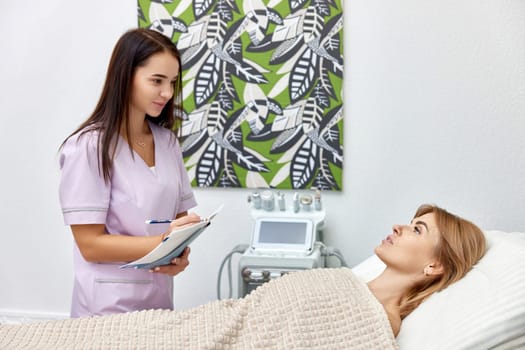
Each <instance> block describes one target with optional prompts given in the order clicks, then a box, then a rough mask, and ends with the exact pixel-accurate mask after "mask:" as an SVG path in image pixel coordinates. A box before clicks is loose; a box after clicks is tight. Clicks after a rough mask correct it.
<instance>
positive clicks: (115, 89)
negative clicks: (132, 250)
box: [61, 28, 183, 181]
mask: <svg viewBox="0 0 525 350" xmlns="http://www.w3.org/2000/svg"><path fill="white" fill-rule="evenodd" d="M160 52H168V53H171V54H172V55H173V57H175V58H176V59H177V61H178V63H179V67H182V64H181V59H180V54H179V51H178V50H177V47H176V46H175V44H174V43H173V42H172V41H171V40H170V39H169V38H168V37H166V36H165V35H163V34H161V33H159V32H157V31H154V30H150V29H144V28H137V29H131V30H128V31H127V32H125V33H124V34H123V35H122V36H121V37H120V39H119V40H118V41H117V43H116V45H115V48H114V49H113V53H112V55H111V59H110V61H109V65H108V70H107V73H106V81H105V83H104V88H103V89H102V93H101V95H100V98H99V100H98V103H97V106H96V107H95V110H94V111H93V113H92V114H91V115H90V117H89V118H88V119H87V120H86V121H85V122H83V123H82V124H81V125H80V126H79V127H78V129H76V130H75V131H74V132H73V133H71V135H69V136H68V137H67V138H66V140H64V142H63V143H62V145H61V147H62V146H63V145H64V144H65V142H66V141H67V139H69V138H70V137H71V136H73V135H75V134H77V133H80V135H82V134H84V133H86V132H88V131H98V132H99V133H98V143H97V144H98V164H99V170H101V171H102V174H103V176H104V180H105V181H109V179H110V178H111V166H112V162H113V158H114V156H115V151H116V147H115V146H116V144H117V142H118V137H117V136H118V134H119V132H120V130H122V126H123V125H124V124H125V125H126V128H125V130H126V133H127V135H126V138H127V140H128V146H129V147H130V149H131V148H132V146H131V143H130V141H129V140H130V137H129V136H130V135H129V102H130V99H131V88H132V85H133V84H132V83H133V76H134V73H135V70H136V69H137V67H141V66H143V65H145V64H146V61H147V60H148V58H150V57H151V56H153V55H154V54H157V53H160ZM181 75H182V74H180V72H179V75H178V77H177V81H176V82H175V86H174V89H173V91H174V92H173V97H172V98H171V99H170V100H169V101H168V103H166V106H164V109H163V110H162V112H161V113H160V115H159V116H158V117H155V118H152V117H150V116H148V115H146V119H147V120H149V121H151V122H153V123H155V124H157V125H159V126H162V127H164V128H167V129H170V130H172V131H174V132H176V131H177V129H178V127H179V126H180V121H181V120H182V115H183V108H182V77H181ZM112 146H113V147H112Z"/></svg>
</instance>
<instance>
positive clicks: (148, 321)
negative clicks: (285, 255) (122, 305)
mask: <svg viewBox="0 0 525 350" xmlns="http://www.w3.org/2000/svg"><path fill="white" fill-rule="evenodd" d="M486 236H487V240H488V247H489V248H488V251H487V254H486V255H485V256H484V257H483V259H482V260H481V261H480V262H479V263H478V264H477V265H476V266H475V267H474V268H473V270H472V271H470V272H469V273H468V274H467V276H466V277H465V278H463V279H462V280H461V281H459V282H457V283H455V284H454V285H452V286H450V287H448V288H447V289H445V290H443V291H442V292H439V293H436V294H434V295H432V296H431V297H430V298H429V299H428V300H427V301H425V302H424V303H423V304H422V305H421V306H420V307H418V308H417V309H416V310H415V311H414V312H412V313H411V314H410V315H409V316H408V317H407V318H406V319H405V320H404V321H403V324H402V326H401V331H400V333H399V335H398V336H397V338H394V335H393V333H392V331H391V328H390V324H389V322H388V319H387V316H386V314H385V312H384V311H383V308H382V306H381V305H380V304H379V303H378V302H377V300H376V299H375V298H374V297H373V295H372V294H371V293H370V291H369V290H368V288H367V287H366V284H365V282H366V281H368V280H370V279H372V278H373V277H375V276H376V275H377V274H378V273H379V272H380V271H381V270H382V268H383V265H382V262H381V261H380V260H379V259H378V258H377V257H376V256H371V257H370V258H368V259H366V260H365V261H363V262H362V263H361V264H359V265H357V266H355V267H354V268H352V269H348V268H330V269H313V270H306V271H304V272H297V273H291V274H288V275H285V276H283V277H281V278H278V279H275V280H272V281H271V282H268V283H266V284H264V285H262V286H260V287H259V288H257V289H256V290H254V291H253V292H252V293H250V294H249V295H248V296H246V297H245V298H243V299H236V300H220V301H214V302H210V303H207V304H204V305H201V306H198V307H195V308H191V309H188V310H181V311H166V310H148V311H140V312H132V313H127V314H117V315H111V316H99V317H86V318H80V319H66V320H55V321H42V322H34V323H28V324H22V325H0V349H184V350H187V349H285V350H288V349H366V350H372V349H401V350H415V349H417V350H420V349H426V350H433V349H436V350H437V349H518V348H520V347H525V274H524V273H523V271H525V235H524V234H518V233H505V232H498V231H487V232H486Z"/></svg>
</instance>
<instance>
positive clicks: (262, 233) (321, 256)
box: [217, 190, 346, 299]
mask: <svg viewBox="0 0 525 350" xmlns="http://www.w3.org/2000/svg"><path fill="white" fill-rule="evenodd" d="M248 202H249V203H250V204H251V216H252V218H253V219H254V221H255V222H254V226H253V231H252V237H251V242H250V244H249V245H246V244H245V245H242V244H241V245H238V246H236V247H235V248H234V249H233V250H232V251H231V252H230V253H229V254H228V255H227V256H226V257H225V259H224V260H223V263H222V264H221V267H220V270H219V277H218V283H217V296H218V298H219V299H220V289H221V288H220V280H221V274H222V269H223V267H224V265H225V263H226V262H228V266H229V283H230V297H231V296H232V295H231V294H232V293H231V290H232V273H231V258H232V255H233V254H235V253H240V254H242V255H241V257H240V258H239V276H238V297H243V296H245V295H246V294H248V293H250V292H251V291H252V290H253V289H255V288H257V287H258V286H260V285H261V284H263V283H265V282H268V281H270V280H272V279H274V278H278V277H280V276H282V275H284V274H286V273H290V272H294V271H299V270H305V269H313V268H322V267H329V266H330V265H328V260H327V257H328V256H335V257H336V258H337V259H338V260H339V264H338V266H341V265H343V266H344V265H346V263H345V261H344V258H343V257H342V255H341V254H340V253H339V251H338V250H337V249H334V248H331V247H327V246H325V245H324V243H323V226H324V222H325V216H326V213H325V209H324V207H323V204H322V200H321V192H320V191H318V190H317V191H308V192H305V193H299V192H295V193H293V196H292V198H291V201H287V199H286V198H285V195H284V193H282V192H280V191H279V192H275V191H272V190H264V191H262V192H259V191H256V192H253V193H251V194H250V195H249V197H248Z"/></svg>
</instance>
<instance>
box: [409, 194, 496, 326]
mask: <svg viewBox="0 0 525 350" xmlns="http://www.w3.org/2000/svg"><path fill="white" fill-rule="evenodd" d="M428 213H433V214H434V216H435V218H436V223H437V227H438V230H439V232H440V240H439V243H438V245H437V247H436V257H437V259H438V260H439V262H440V263H441V265H442V266H443V274H441V275H438V276H437V277H434V278H431V279H427V280H425V281H424V282H422V283H419V284H417V285H415V286H414V287H413V288H412V289H411V290H409V292H408V293H407V295H406V296H405V298H404V299H403V300H402V301H401V305H400V314H401V318H405V317H406V316H407V315H408V314H410V313H411V312H412V311H413V310H414V309H415V308H416V307H418V306H419V304H421V303H422V302H423V301H424V300H425V299H426V298H428V297H429V296H430V295H432V293H435V292H438V291H440V290H443V289H444V288H446V287H448V286H449V285H451V284H452V283H454V282H456V281H458V280H460V279H461V278H462V277H463V276H465V275H466V274H467V272H468V271H470V269H471V268H472V266H474V264H476V263H477V262H478V261H479V259H481V258H482V257H483V255H484V254H485V250H486V242H485V235H484V234H483V232H482V231H481V229H480V228H479V227H477V226H476V225H474V224H473V223H472V222H470V221H468V220H465V219H463V218H460V217H459V216H456V215H454V214H451V213H449V212H447V211H446V210H445V209H442V208H439V207H437V206H435V205H429V204H423V205H421V206H420V207H419V208H418V209H417V211H416V213H415V215H414V218H416V217H420V216H421V215H425V214H428Z"/></svg>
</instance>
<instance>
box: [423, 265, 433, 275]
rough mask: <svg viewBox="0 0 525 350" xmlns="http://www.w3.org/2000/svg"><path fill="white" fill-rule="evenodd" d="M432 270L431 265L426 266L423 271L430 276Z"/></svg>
mask: <svg viewBox="0 0 525 350" xmlns="http://www.w3.org/2000/svg"><path fill="white" fill-rule="evenodd" d="M431 272H432V271H431V270H430V267H428V266H427V267H425V269H424V270H423V273H424V274H425V276H430V273H431Z"/></svg>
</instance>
